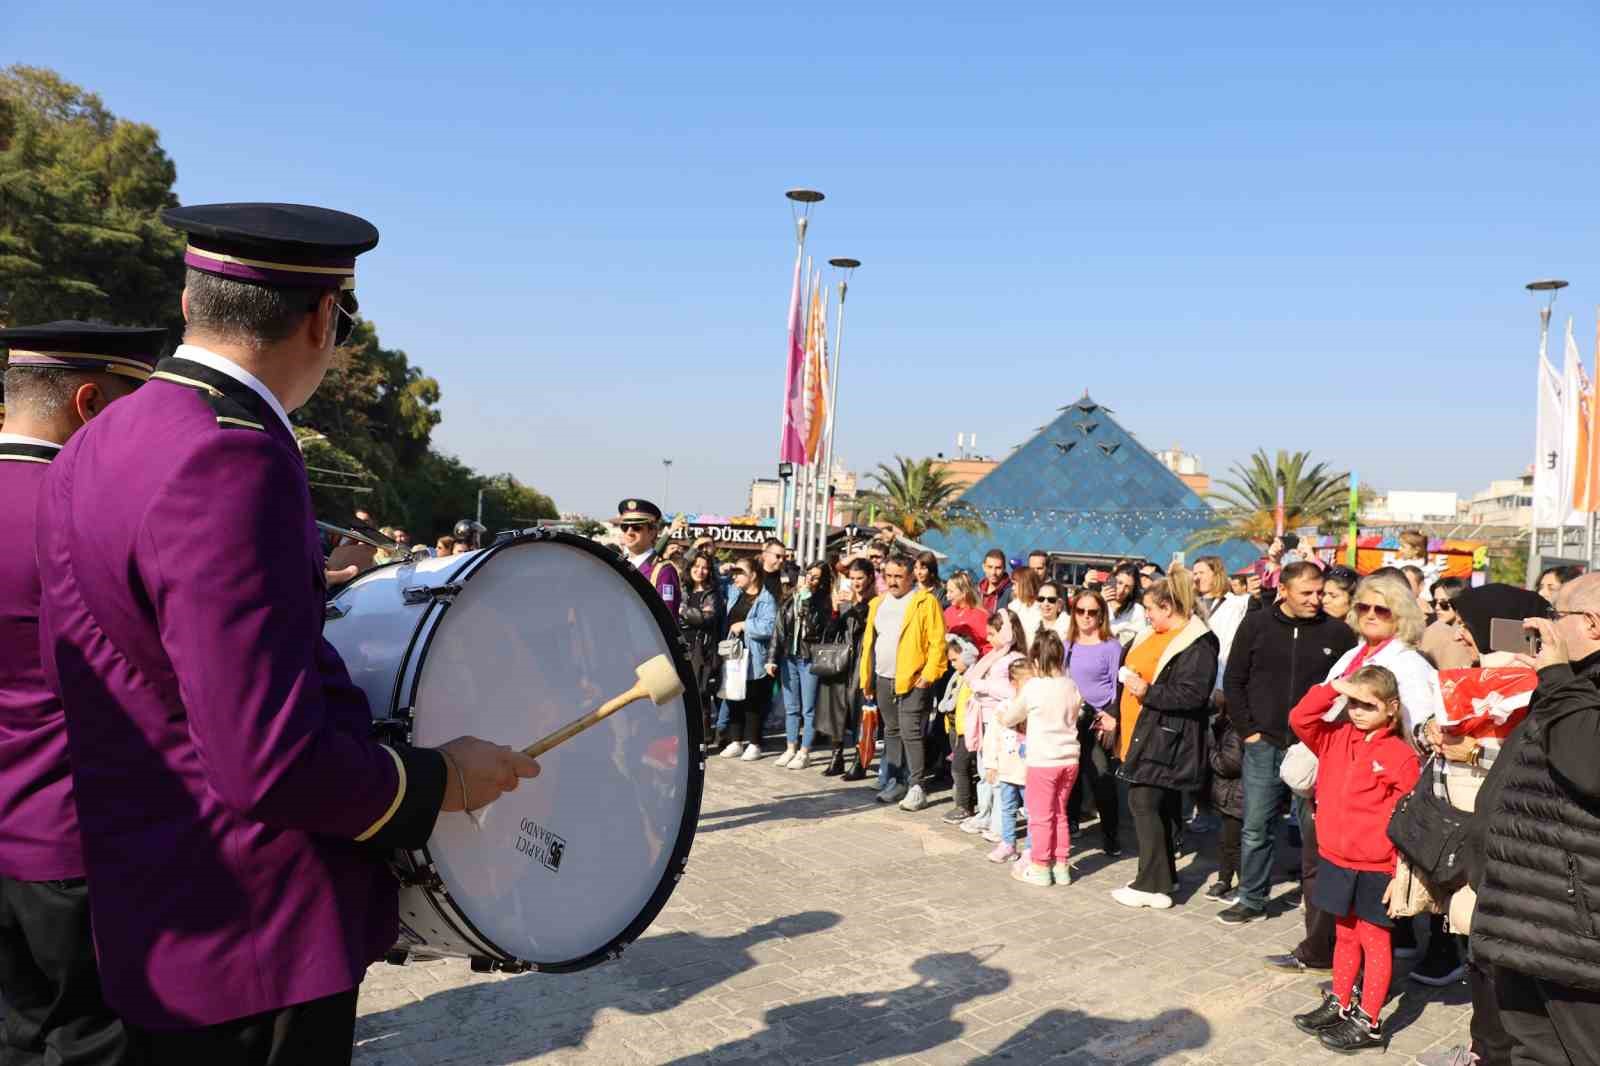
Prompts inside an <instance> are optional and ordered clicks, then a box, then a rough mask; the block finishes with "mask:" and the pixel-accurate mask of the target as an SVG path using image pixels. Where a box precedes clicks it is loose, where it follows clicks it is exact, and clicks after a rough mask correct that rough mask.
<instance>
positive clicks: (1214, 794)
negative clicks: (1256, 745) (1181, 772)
mask: <svg viewBox="0 0 1600 1066" xmlns="http://www.w3.org/2000/svg"><path fill="white" fill-rule="evenodd" d="M1211 805H1212V806H1213V807H1215V808H1216V809H1217V810H1218V811H1220V812H1222V813H1223V814H1226V815H1227V816H1228V817H1230V818H1240V819H1242V818H1244V743H1243V742H1242V741H1240V739H1239V734H1238V733H1236V732H1234V730H1233V723H1231V722H1229V721H1228V716H1227V715H1225V714H1217V715H1216V716H1215V717H1214V718H1213V719H1212V722H1211Z"/></svg>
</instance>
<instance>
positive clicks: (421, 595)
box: [400, 584, 461, 604]
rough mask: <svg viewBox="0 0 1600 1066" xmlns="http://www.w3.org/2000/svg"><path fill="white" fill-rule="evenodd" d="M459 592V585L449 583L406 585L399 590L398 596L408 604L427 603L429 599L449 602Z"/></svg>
mask: <svg viewBox="0 0 1600 1066" xmlns="http://www.w3.org/2000/svg"><path fill="white" fill-rule="evenodd" d="M460 593H461V586H460V585H457V584H449V585H408V586H407V587H405V588H403V589H401V590H400V598H401V599H402V600H404V601H405V602H406V603H408V604H417V603H427V602H429V601H430V600H443V601H444V602H445V603H449V602H450V601H451V600H453V599H455V598H456V597H457V596H458V595H460Z"/></svg>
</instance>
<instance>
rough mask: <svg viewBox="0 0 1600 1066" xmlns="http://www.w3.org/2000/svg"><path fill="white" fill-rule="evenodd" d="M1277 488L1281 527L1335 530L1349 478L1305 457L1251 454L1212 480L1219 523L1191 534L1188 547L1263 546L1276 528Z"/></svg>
mask: <svg viewBox="0 0 1600 1066" xmlns="http://www.w3.org/2000/svg"><path fill="white" fill-rule="evenodd" d="M1280 483H1281V484H1282V485H1283V515H1284V528H1285V529H1295V528H1298V527H1300V526H1307V525H1322V524H1324V523H1338V524H1340V526H1341V528H1342V525H1343V520H1344V516H1345V514H1346V512H1347V510H1348V506H1349V501H1350V475H1349V474H1346V473H1340V472H1337V471H1331V470H1329V469H1328V467H1327V464H1326V463H1312V462H1311V456H1310V454H1309V453H1307V452H1286V451H1283V450H1281V449H1280V450H1279V451H1278V453H1277V455H1276V456H1269V455H1267V452H1266V449H1264V448H1260V449H1257V450H1256V452H1255V454H1254V455H1252V456H1251V457H1250V460H1249V462H1248V463H1234V464H1233V466H1232V467H1231V468H1230V469H1229V470H1228V476H1227V477H1223V478H1219V479H1217V486H1218V489H1219V490H1218V491H1213V492H1210V493H1208V494H1207V496H1208V498H1210V499H1211V500H1214V501H1216V508H1217V512H1218V517H1219V519H1220V521H1219V522H1218V523H1217V524H1216V525H1214V526H1212V527H1210V528H1209V529H1203V530H1201V531H1199V532H1198V533H1196V534H1195V535H1194V536H1193V537H1192V538H1191V539H1190V542H1189V547H1191V548H1203V547H1206V546H1208V545H1212V544H1221V543H1223V542H1224V541H1228V540H1249V541H1254V542H1255V543H1256V544H1259V545H1262V546H1265V545H1267V544H1268V543H1270V542H1271V540H1272V537H1273V534H1274V532H1275V529H1276V518H1275V511H1276V509H1277V506H1278V486H1279V484H1280Z"/></svg>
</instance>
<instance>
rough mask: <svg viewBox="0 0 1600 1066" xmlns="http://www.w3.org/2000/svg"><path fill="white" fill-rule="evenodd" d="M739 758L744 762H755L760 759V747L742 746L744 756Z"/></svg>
mask: <svg viewBox="0 0 1600 1066" xmlns="http://www.w3.org/2000/svg"><path fill="white" fill-rule="evenodd" d="M739 758H741V759H743V760H744V761H745V762H755V761H756V760H757V759H759V758H761V745H760V744H746V745H745V746H744V754H743V755H741V756H739Z"/></svg>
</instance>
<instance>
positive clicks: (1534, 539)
mask: <svg viewBox="0 0 1600 1066" xmlns="http://www.w3.org/2000/svg"><path fill="white" fill-rule="evenodd" d="M1526 287H1527V290H1528V291H1529V292H1543V293H1549V294H1550V295H1549V297H1548V299H1547V300H1546V302H1545V305H1544V306H1543V307H1541V308H1539V374H1540V377H1541V378H1542V376H1543V374H1544V364H1545V360H1546V358H1547V352H1548V351H1549V347H1550V314H1551V312H1553V311H1554V310H1555V306H1556V293H1558V292H1560V291H1561V290H1562V289H1564V288H1566V287H1567V283H1566V282H1565V281H1562V280H1560V279H1559V278H1547V279H1544V280H1541V281H1530V282H1528V284H1527V286H1526ZM1539 388H1540V392H1541V394H1542V392H1543V389H1544V386H1543V383H1542V381H1541V384H1540V386H1539ZM1534 412H1535V414H1536V415H1537V412H1538V406H1537V402H1536V405H1535V407H1534ZM1535 447H1537V445H1535ZM1542 462H1544V456H1543V455H1539V454H1535V456H1534V470H1535V474H1534V482H1535V484H1537V483H1538V473H1537V471H1538V469H1539V464H1540V463H1542ZM1560 498H1561V496H1560V490H1559V489H1558V490H1557V494H1556V499H1557V500H1558V501H1559V500H1560ZM1535 499H1537V496H1536V497H1535ZM1556 523H1557V524H1556V536H1555V542H1556V543H1555V548H1556V554H1557V555H1561V554H1562V553H1563V552H1565V551H1566V541H1567V516H1566V515H1558V516H1557V518H1556ZM1539 558H1540V554H1539V519H1538V516H1537V515H1534V517H1533V521H1532V522H1531V523H1530V526H1529V530H1528V583H1529V584H1530V585H1531V584H1532V583H1533V582H1534V581H1535V580H1537V578H1538V576H1539Z"/></svg>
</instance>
